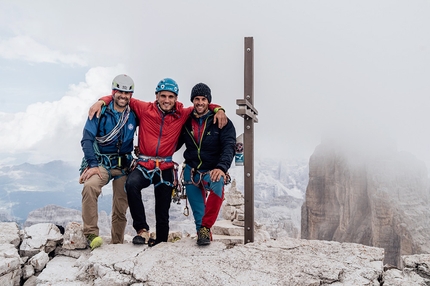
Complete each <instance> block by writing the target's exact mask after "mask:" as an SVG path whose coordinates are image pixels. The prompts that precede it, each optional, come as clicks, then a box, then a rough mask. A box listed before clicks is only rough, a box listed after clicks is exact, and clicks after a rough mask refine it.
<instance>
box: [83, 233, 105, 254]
mask: <svg viewBox="0 0 430 286" xmlns="http://www.w3.org/2000/svg"><path fill="white" fill-rule="evenodd" d="M86 237H87V240H88V243H89V244H90V248H91V250H94V249H95V248H97V247H100V246H101V245H102V244H103V239H102V238H101V237H100V236H98V235H95V234H87V235H86Z"/></svg>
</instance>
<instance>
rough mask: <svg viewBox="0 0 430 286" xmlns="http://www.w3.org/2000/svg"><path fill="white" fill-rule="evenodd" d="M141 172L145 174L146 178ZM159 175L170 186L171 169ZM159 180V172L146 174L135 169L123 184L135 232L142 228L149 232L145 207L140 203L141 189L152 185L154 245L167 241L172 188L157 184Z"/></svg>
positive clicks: (142, 170) (141, 170) (171, 179)
mask: <svg viewBox="0 0 430 286" xmlns="http://www.w3.org/2000/svg"><path fill="white" fill-rule="evenodd" d="M143 172H145V174H146V177H145V175H144V174H143ZM161 175H162V179H163V181H166V182H170V184H172V182H173V169H167V170H163V171H161ZM148 177H149V178H148ZM160 180H161V178H160V171H157V172H155V173H149V174H148V173H147V172H146V171H145V170H144V169H143V168H142V169H140V168H136V169H134V170H133V171H132V172H131V173H130V174H129V175H128V177H127V181H126V183H125V190H126V192H127V199H128V205H129V207H130V214H131V217H132V218H133V228H134V229H135V230H136V231H139V230H141V229H143V228H144V229H146V230H149V226H148V223H147V222H146V215H145V207H144V205H143V202H142V189H144V188H147V187H148V186H149V185H151V184H153V185H154V196H155V221H156V222H155V232H156V236H157V238H156V243H158V242H163V241H167V238H168V236H169V209H170V203H171V200H172V186H168V185H166V184H164V183H161V184H159V183H160ZM157 184H158V186H157Z"/></svg>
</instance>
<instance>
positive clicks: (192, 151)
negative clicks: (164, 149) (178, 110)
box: [178, 111, 236, 173]
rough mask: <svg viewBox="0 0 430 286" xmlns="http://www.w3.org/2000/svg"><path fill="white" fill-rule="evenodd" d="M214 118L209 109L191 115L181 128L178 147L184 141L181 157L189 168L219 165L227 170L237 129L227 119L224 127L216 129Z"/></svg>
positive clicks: (232, 154) (217, 166)
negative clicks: (203, 113) (205, 112)
mask: <svg viewBox="0 0 430 286" xmlns="http://www.w3.org/2000/svg"><path fill="white" fill-rule="evenodd" d="M213 117H214V113H213V112H212V111H209V112H208V114H206V115H205V116H203V117H201V118H196V117H195V116H194V114H191V115H190V117H189V119H188V120H187V122H186V123H185V125H184V127H183V129H182V132H181V137H180V140H179V143H178V145H179V147H178V148H180V146H182V144H183V143H185V146H186V148H187V149H186V150H185V152H184V159H185V163H186V164H187V165H189V166H190V167H191V168H195V169H196V170H201V171H209V170H212V169H216V168H218V169H221V170H222V171H223V172H224V173H226V172H227V171H228V169H229V168H230V166H231V162H232V161H233V158H234V154H235V146H236V130H235V128H234V125H233V123H232V122H231V121H230V120H228V123H227V125H226V126H224V128H222V129H220V128H218V123H216V124H214V123H213ZM193 126H194V129H193Z"/></svg>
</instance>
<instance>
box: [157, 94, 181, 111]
mask: <svg viewBox="0 0 430 286" xmlns="http://www.w3.org/2000/svg"><path fill="white" fill-rule="evenodd" d="M156 98H157V102H158V104H159V105H160V107H161V109H162V110H163V111H170V110H172V109H173V107H174V106H175V103H176V100H177V98H178V96H177V95H176V94H174V93H173V92H171V91H167V90H162V91H160V92H158V93H157V95H156Z"/></svg>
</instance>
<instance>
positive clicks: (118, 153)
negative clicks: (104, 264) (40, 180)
mask: <svg viewBox="0 0 430 286" xmlns="http://www.w3.org/2000/svg"><path fill="white" fill-rule="evenodd" d="M133 92H134V82H133V80H132V79H131V78H130V77H129V76H127V75H124V74H121V75H118V76H116V77H115V78H114V79H113V82H112V102H111V103H110V104H109V105H108V106H105V107H104V110H103V111H102V115H101V116H100V117H99V118H97V117H94V118H92V119H91V120H89V119H88V120H87V122H86V124H85V127H84V131H83V137H82V140H81V146H82V150H83V152H84V160H83V161H82V166H81V176H80V178H79V182H80V183H81V184H84V188H83V190H82V220H83V223H84V235H85V236H86V237H87V239H88V242H89V244H90V247H91V249H94V248H97V247H99V246H101V245H102V243H103V240H102V238H101V237H99V228H98V226H97V221H98V209H97V200H98V197H99V195H100V194H101V192H102V187H103V186H104V185H106V184H108V183H109V181H110V180H112V179H113V182H112V189H113V198H112V229H111V236H112V243H123V242H124V232H125V227H126V224H127V219H126V212H127V208H128V203H127V194H126V192H125V191H124V184H125V181H126V178H127V176H126V172H127V169H128V167H129V166H130V164H131V161H132V159H133V157H132V155H131V152H132V151H133V139H134V133H135V131H136V126H137V120H136V116H135V114H134V113H133V112H132V111H131V110H130V107H129V102H130V98H131V96H132V95H133Z"/></svg>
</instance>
